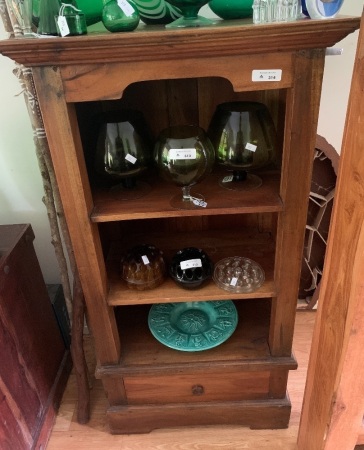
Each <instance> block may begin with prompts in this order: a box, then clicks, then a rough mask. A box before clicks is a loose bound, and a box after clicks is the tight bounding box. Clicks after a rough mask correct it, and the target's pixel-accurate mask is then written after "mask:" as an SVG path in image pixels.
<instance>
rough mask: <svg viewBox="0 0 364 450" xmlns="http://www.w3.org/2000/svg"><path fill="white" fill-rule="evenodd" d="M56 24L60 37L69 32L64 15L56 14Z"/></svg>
mask: <svg viewBox="0 0 364 450" xmlns="http://www.w3.org/2000/svg"><path fill="white" fill-rule="evenodd" d="M57 24H58V28H59V32H60V33H61V36H62V37H64V36H67V35H69V34H70V29H69V27H68V23H67V19H66V17H65V16H58V19H57Z"/></svg>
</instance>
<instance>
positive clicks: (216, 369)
mask: <svg viewBox="0 0 364 450" xmlns="http://www.w3.org/2000/svg"><path fill="white" fill-rule="evenodd" d="M234 303H235V305H236V308H237V311H238V315H239V321H238V326H237V328H236V330H235V332H234V333H233V335H232V336H231V337H230V338H229V339H228V340H227V341H225V342H224V343H222V344H220V345H219V346H218V347H215V348H212V349H209V350H204V351H196V352H185V351H178V350H174V349H171V348H168V347H166V346H165V345H163V344H161V343H160V342H159V341H158V340H156V339H155V338H154V337H153V336H152V334H151V332H150V330H149V328H148V320H147V318H148V311H149V308H150V306H151V305H139V306H122V307H119V308H118V314H117V316H118V323H119V332H120V341H121V360H120V362H119V364H117V365H113V366H101V367H98V369H97V376H98V377H100V378H101V379H102V381H103V383H104V387H105V389H106V391H107V396H108V400H109V405H110V408H109V410H108V416H109V419H110V428H111V431H112V432H113V433H126V432H127V433H141V432H148V431H150V430H152V429H154V428H165V427H176V426H193V425H217V424H240V425H246V426H250V427H252V428H284V427H286V426H287V425H288V421H289V415H290V403H289V400H288V399H287V396H286V389H287V378H288V373H289V371H290V370H292V369H296V368H297V364H296V361H295V359H294V358H293V357H292V356H291V357H272V356H271V354H270V350H269V345H268V335H269V319H270V312H271V311H270V306H271V302H270V301H269V300H268V299H254V300H240V301H235V302H234Z"/></svg>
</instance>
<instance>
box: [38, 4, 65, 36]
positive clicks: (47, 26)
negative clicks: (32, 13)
mask: <svg viewBox="0 0 364 450" xmlns="http://www.w3.org/2000/svg"><path fill="white" fill-rule="evenodd" d="M60 8H61V2H60V0H40V3H39V24H38V34H44V35H49V36H57V35H58V30H57V25H56V21H55V17H56V16H58V13H59V10H60Z"/></svg>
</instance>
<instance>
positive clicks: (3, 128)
mask: <svg viewBox="0 0 364 450" xmlns="http://www.w3.org/2000/svg"><path fill="white" fill-rule="evenodd" d="M6 37H7V33H5V31H4V28H3V24H2V22H1V20H0V38H1V39H4V38H6ZM14 67H15V65H14V63H13V62H12V61H10V60H9V59H8V58H5V57H3V56H0V80H1V81H0V224H12V223H30V224H31V225H32V227H33V231H34V234H35V240H34V246H35V249H36V252H37V255H38V259H39V262H40V264H41V268H42V271H43V275H44V278H45V281H46V282H47V283H58V282H59V271H58V265H57V262H56V258H55V256H54V250H53V246H52V245H51V244H50V241H51V238H50V232H49V226H48V218H47V215H46V210H45V206H44V205H43V203H42V196H43V187H42V182H41V177H40V174H39V169H38V163H37V160H36V157H35V153H34V145H33V134H32V129H31V126H30V123H29V120H28V113H27V110H26V106H25V101H24V98H23V95H19V93H20V92H21V87H20V84H19V82H18V80H17V78H16V77H15V76H14V75H13V74H12V70H13V69H14Z"/></svg>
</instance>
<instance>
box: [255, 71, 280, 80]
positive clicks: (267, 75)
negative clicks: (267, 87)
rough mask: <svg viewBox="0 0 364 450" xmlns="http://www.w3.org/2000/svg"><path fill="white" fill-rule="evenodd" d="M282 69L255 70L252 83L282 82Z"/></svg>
mask: <svg viewBox="0 0 364 450" xmlns="http://www.w3.org/2000/svg"><path fill="white" fill-rule="evenodd" d="M281 79H282V69H270V70H268V69H267V70H253V71H252V81H281Z"/></svg>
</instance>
